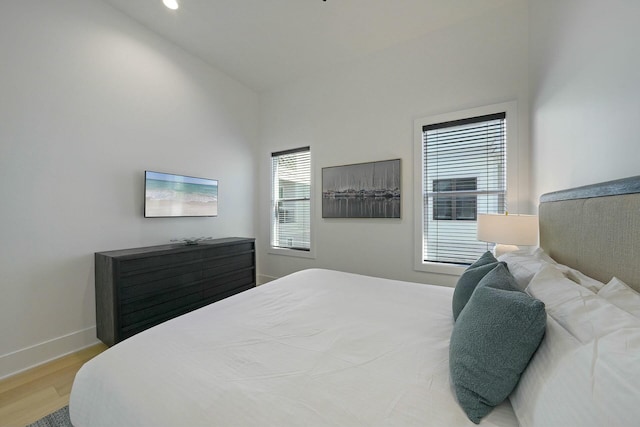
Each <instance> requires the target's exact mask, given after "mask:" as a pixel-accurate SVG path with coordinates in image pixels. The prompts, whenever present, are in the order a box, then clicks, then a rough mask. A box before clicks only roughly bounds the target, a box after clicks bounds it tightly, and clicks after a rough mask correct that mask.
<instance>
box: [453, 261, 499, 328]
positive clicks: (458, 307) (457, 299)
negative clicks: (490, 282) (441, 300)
mask: <svg viewBox="0 0 640 427" xmlns="http://www.w3.org/2000/svg"><path fill="white" fill-rule="evenodd" d="M496 265H498V260H497V259H496V258H495V257H494V256H493V254H492V253H491V252H489V251H487V252H485V253H484V254H483V255H482V256H481V257H480V258H478V260H477V261H476V262H474V263H473V264H471V265H470V266H469V267H468V268H467V269H466V270H465V271H464V273H462V276H460V278H459V279H458V283H457V284H456V288H455V290H454V291H453V300H452V301H451V308H452V309H453V320H458V316H459V315H460V312H461V311H462V309H463V308H464V306H465V305H466V304H467V301H469V298H471V294H472V293H473V291H474V290H475V289H476V286H478V283H479V282H480V280H482V278H483V277H484V276H486V275H487V273H489V272H490V271H491V270H493V269H494V268H495V266H496ZM505 265H506V264H505Z"/></svg>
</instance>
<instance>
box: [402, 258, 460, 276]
mask: <svg viewBox="0 0 640 427" xmlns="http://www.w3.org/2000/svg"><path fill="white" fill-rule="evenodd" d="M466 269H467V267H466V266H464V265H456V264H444V263H439V262H427V261H416V263H415V266H414V270H416V271H423V272H425V273H435V274H444V275H447V276H456V277H459V276H460V275H461V274H462V273H463V272H464V271H465V270H466Z"/></svg>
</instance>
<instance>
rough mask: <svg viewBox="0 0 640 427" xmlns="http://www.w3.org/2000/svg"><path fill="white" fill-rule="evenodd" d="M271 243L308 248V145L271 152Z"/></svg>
mask: <svg viewBox="0 0 640 427" xmlns="http://www.w3.org/2000/svg"><path fill="white" fill-rule="evenodd" d="M271 182H272V190H271V202H272V211H273V213H272V217H271V246H272V247H274V248H286V249H294V250H301V251H309V250H310V247H311V239H310V235H311V232H310V231H311V153H310V149H309V147H302V148H297V149H294V150H288V151H280V152H277V153H272V154H271Z"/></svg>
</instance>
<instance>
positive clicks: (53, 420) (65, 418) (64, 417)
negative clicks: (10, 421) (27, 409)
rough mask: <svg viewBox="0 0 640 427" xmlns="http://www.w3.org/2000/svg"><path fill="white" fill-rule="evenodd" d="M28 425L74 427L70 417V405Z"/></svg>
mask: <svg viewBox="0 0 640 427" xmlns="http://www.w3.org/2000/svg"><path fill="white" fill-rule="evenodd" d="M27 427H73V426H72V425H71V419H70V418H69V406H65V407H64V408H60V409H58V410H57V411H56V412H54V413H52V414H49V415H47V416H46V417H44V418H40V419H39V420H38V421H36V422H35V423H33V424H29V425H28V426H27Z"/></svg>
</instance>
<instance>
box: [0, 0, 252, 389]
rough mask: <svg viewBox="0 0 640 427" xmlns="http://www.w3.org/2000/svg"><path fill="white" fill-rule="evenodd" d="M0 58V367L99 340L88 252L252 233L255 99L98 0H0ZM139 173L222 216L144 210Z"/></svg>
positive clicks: (19, 365)
mask: <svg viewBox="0 0 640 427" xmlns="http://www.w3.org/2000/svg"><path fill="white" fill-rule="evenodd" d="M159 7H162V6H161V4H160V6H159ZM0 58H2V67H1V68H0V123H1V125H0V295H1V296H0V377H3V376H5V375H7V374H9V373H12V372H15V371H18V370H20V369H23V368H26V367H28V366H30V365H32V364H35V363H40V362H43V361H45V360H46V359H48V358H52V357H56V356H59V355H61V354H64V353H66V352H69V351H73V350H76V349H78V348H80V347H83V346H86V345H89V344H92V343H94V342H96V338H95V309H94V279H93V253H94V252H96V251H101V250H110V249H119V248H126V247H136V246H145V245H154V244H161V243H166V242H168V241H169V240H170V239H171V238H176V237H189V236H202V235H206V236H214V237H221V236H233V235H236V236H253V235H254V229H253V228H254V227H253V224H254V223H253V221H254V217H253V211H254V201H253V194H254V183H255V181H256V177H255V174H254V172H253V171H254V166H255V165H254V163H253V143H254V141H255V140H256V135H257V126H256V125H255V123H256V121H257V117H258V97H257V95H256V94H255V93H254V92H252V91H251V90H249V89H247V88H246V87H244V86H242V85H241V84H239V83H237V82H236V81H235V80H233V79H231V78H229V77H227V76H225V75H223V74H222V73H220V72H218V71H217V70H215V69H213V68H211V67H209V66H207V65H205V64H204V63H203V62H201V61H199V60H198V59H195V58H194V57H192V56H190V55H189V54H187V53H185V52H184V51H182V50H180V49H178V48H177V47H175V46H174V45H172V44H169V43H167V42H165V41H163V39H161V38H159V37H157V36H156V35H154V34H153V33H151V32H149V31H147V30H145V29H144V28H143V27H142V26H140V25H139V24H137V23H135V22H134V21H132V20H131V19H129V18H127V17H125V16H124V15H122V14H121V13H120V12H118V11H116V10H115V9H113V8H111V7H110V6H108V5H106V4H105V3H103V2H101V1H85V0H58V1H55V2H52V1H35V0H21V1H16V2H7V3H6V4H3V6H2V13H0ZM145 169H151V170H159V171H165V172H173V173H182V174H188V175H194V176H203V177H209V178H217V179H219V180H220V187H219V194H220V206H219V216H218V217H217V218H178V219H144V218H143V217H142V203H143V172H144V170H145Z"/></svg>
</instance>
